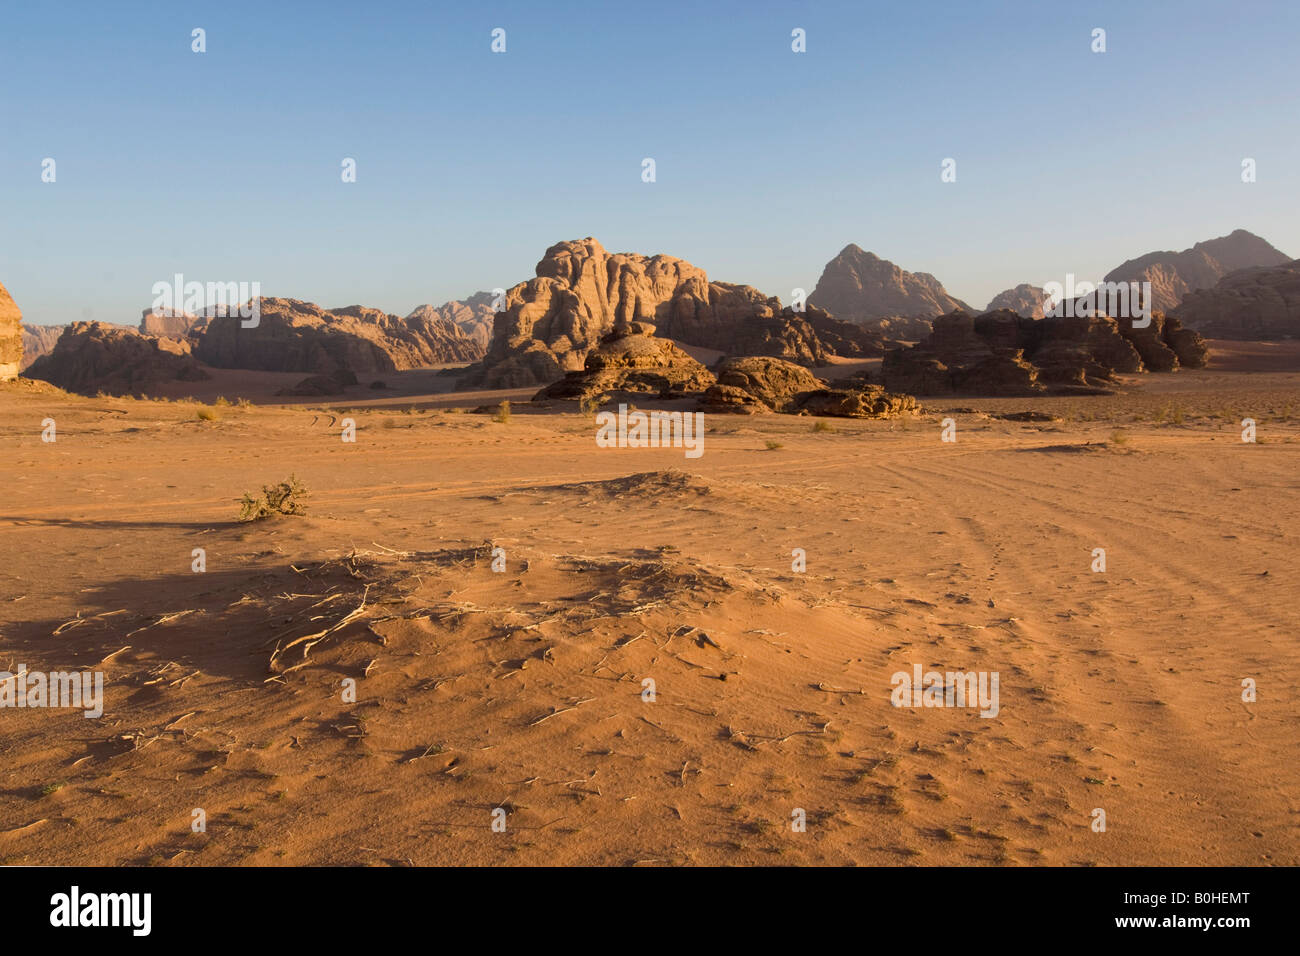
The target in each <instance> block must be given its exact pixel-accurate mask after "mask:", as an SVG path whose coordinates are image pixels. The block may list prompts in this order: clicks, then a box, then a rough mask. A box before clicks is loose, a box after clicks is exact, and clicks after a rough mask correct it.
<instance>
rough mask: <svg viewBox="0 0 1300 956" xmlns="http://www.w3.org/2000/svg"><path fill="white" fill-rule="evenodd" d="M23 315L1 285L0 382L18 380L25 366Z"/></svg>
mask: <svg viewBox="0 0 1300 956" xmlns="http://www.w3.org/2000/svg"><path fill="white" fill-rule="evenodd" d="M22 322H23V314H22V312H20V311H18V306H17V304H16V303H15V302H14V300H13V299H12V298H10V297H9V290H8V289H6V288H5V287H4V286H3V285H0V382H7V381H9V380H10V379H11V378H16V377H17V375H18V372H19V370H20V368H21V367H22V364H23V333H22Z"/></svg>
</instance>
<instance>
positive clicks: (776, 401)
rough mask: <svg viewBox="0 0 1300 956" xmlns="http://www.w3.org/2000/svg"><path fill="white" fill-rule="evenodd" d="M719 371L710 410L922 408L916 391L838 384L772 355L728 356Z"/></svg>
mask: <svg viewBox="0 0 1300 956" xmlns="http://www.w3.org/2000/svg"><path fill="white" fill-rule="evenodd" d="M716 372H717V376H718V384H717V385H714V386H713V387H712V388H710V389H709V390H708V391H707V392H705V393H704V397H703V398H702V399H701V400H700V409H701V410H702V411H705V412H741V413H746V414H752V413H754V412H768V411H773V412H784V413H787V414H791V415H822V416H835V417H838V418H893V417H896V416H898V415H903V414H908V413H911V412H917V411H919V410H920V406H918V405H917V403H916V399H914V398H913V397H912V396H910V395H894V394H890V393H888V392H886V391H885V390H884V389H883V388H882V387H881V386H879V385H872V384H868V383H867V382H865V381H862V380H850V381H849V382H846V383H845V385H846V386H847V387H838V388H832V387H830V386H828V385H827V384H826V383H825V382H823V381H822V380H821V379H819V378H817V377H816V376H815V375H813V374H812V373H811V372H809V371H808V370H807V369H806V368H803V367H801V366H799V365H795V364H794V363H792V362H785V361H782V360H781V359H775V358H770V357H766V356H750V357H744V358H732V359H724V360H723V361H722V362H720V363H719V364H718V366H717V369H716Z"/></svg>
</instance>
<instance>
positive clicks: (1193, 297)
mask: <svg viewBox="0 0 1300 956" xmlns="http://www.w3.org/2000/svg"><path fill="white" fill-rule="evenodd" d="M1174 316H1175V317H1177V319H1178V320H1179V321H1180V322H1182V323H1183V325H1185V326H1187V328H1188V329H1192V330H1195V331H1196V332H1199V333H1200V334H1202V335H1204V336H1207V337H1209V338H1212V339H1289V338H1296V337H1297V336H1300V259H1297V260H1295V261H1293V262H1288V263H1286V264H1285V265H1281V266H1274V267H1272V268H1259V269H1243V270H1240V271H1237V272H1233V273H1231V274H1229V275H1227V276H1224V277H1223V278H1222V279H1221V280H1219V283H1218V285H1216V286H1215V287H1214V288H1213V289H1204V290H1199V291H1196V292H1192V293H1191V294H1189V295H1188V296H1187V297H1186V298H1184V299H1183V304H1182V305H1180V306H1179V307H1178V308H1177V309H1176V310H1174Z"/></svg>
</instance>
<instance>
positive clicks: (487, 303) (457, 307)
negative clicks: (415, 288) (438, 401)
mask: <svg viewBox="0 0 1300 956" xmlns="http://www.w3.org/2000/svg"><path fill="white" fill-rule="evenodd" d="M492 300H493V296H492V293H491V292H476V293H474V294H473V295H472V296H470V297H469V298H468V299H453V300H452V301H450V302H444V303H443V304H442V305H422V306H419V307H418V308H416V309H415V310H414V311H412V312H411V314H410V315H408V316H407V319H408V320H411V319H421V320H426V321H427V320H432V319H445V320H446V321H448V322H451V323H452V324H453V325H455V326H456V328H458V329H460V330H461V332H463V333H464V334H465V338H467V339H469V340H470V342H471V343H473V347H474V350H475V351H476V352H477V354H476V355H475V356H474V358H473V359H471V360H470V361H476V360H478V359H480V358H482V357H483V355H484V354H485V353H486V352H487V347H488V345H489V344H490V343H491V341H492V326H493V322H494V320H495V319H496V312H494V311H493V309H492Z"/></svg>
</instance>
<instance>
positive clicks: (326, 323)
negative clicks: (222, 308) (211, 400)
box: [194, 298, 477, 375]
mask: <svg viewBox="0 0 1300 956" xmlns="http://www.w3.org/2000/svg"><path fill="white" fill-rule="evenodd" d="M243 321H244V320H242V319H241V318H240V317H239V315H238V314H233V315H227V314H218V315H215V316H213V317H212V318H211V319H209V321H208V323H207V325H206V327H204V328H203V329H202V330H201V332H200V333H199V334H197V335H196V336H195V347H194V354H195V356H196V357H197V358H198V359H199V360H200V361H202V362H204V363H206V364H208V365H211V366H213V367H215V368H244V369H255V370H260V371H267V372H311V373H331V372H333V371H335V370H336V369H340V368H342V369H348V370H349V371H351V372H353V373H355V374H358V375H361V374H367V373H369V374H374V373H383V372H393V371H397V370H400V369H408V368H420V367H423V366H428V365H437V364H441V363H445V362H465V361H471V360H472V359H473V357H474V356H475V354H476V352H477V350H476V348H475V346H474V344H473V343H472V342H471V341H470V340H469V339H468V338H467V337H466V336H465V334H464V333H463V332H462V331H461V330H460V329H459V328H457V327H456V325H455V324H454V323H452V322H450V321H449V320H446V319H443V318H441V317H438V316H413V317H409V318H406V319H403V318H400V317H398V316H396V315H389V314H387V313H385V312H381V311H380V310H378V309H370V308H366V307H365V306H360V305H350V306H347V307H345V308H341V309H333V310H326V309H322V308H321V307H320V306H318V305H316V304H314V303H311V302H300V301H299V300H297V299H278V298H262V299H261V316H260V319H259V322H258V324H257V326H256V327H253V328H245V327H243V324H242V323H243Z"/></svg>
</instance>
